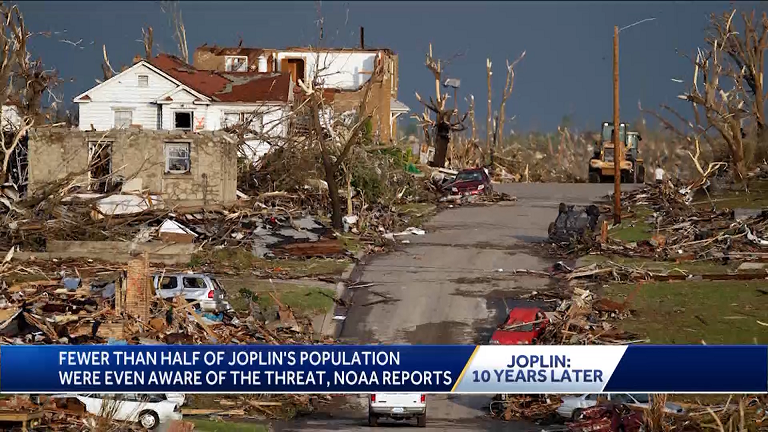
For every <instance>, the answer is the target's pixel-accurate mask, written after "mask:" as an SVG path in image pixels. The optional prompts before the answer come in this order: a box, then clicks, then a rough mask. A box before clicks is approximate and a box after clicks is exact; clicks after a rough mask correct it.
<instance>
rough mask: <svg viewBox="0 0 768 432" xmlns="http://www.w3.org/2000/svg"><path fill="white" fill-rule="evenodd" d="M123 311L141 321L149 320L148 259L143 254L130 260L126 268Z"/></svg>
mask: <svg viewBox="0 0 768 432" xmlns="http://www.w3.org/2000/svg"><path fill="white" fill-rule="evenodd" d="M126 272H127V279H128V282H127V284H126V289H125V311H126V312H127V313H128V314H129V315H131V316H134V317H136V318H139V319H140V320H141V321H143V322H145V323H146V322H148V320H149V302H150V284H149V276H150V275H149V259H148V258H147V257H146V256H144V257H141V258H137V259H135V260H131V261H130V262H129V263H128V265H127V268H126Z"/></svg>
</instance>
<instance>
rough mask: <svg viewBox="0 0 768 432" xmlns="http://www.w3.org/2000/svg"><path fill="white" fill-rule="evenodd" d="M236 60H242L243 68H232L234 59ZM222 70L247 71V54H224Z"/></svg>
mask: <svg viewBox="0 0 768 432" xmlns="http://www.w3.org/2000/svg"><path fill="white" fill-rule="evenodd" d="M237 60H243V67H244V69H243V70H236V69H234V65H235V61H237ZM241 68H242V67H241ZM224 71H225V72H248V56H225V57H224Z"/></svg>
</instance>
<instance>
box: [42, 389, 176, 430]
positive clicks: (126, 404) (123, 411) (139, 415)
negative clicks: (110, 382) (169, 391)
mask: <svg viewBox="0 0 768 432" xmlns="http://www.w3.org/2000/svg"><path fill="white" fill-rule="evenodd" d="M174 396H176V395H175V394H174ZM182 397H183V395H182ZM51 398H53V399H62V398H75V399H77V400H79V401H80V402H81V403H82V404H83V405H85V411H86V412H88V413H89V414H93V415H96V416H104V417H109V418H111V419H114V420H118V421H124V422H131V423H138V424H139V426H141V427H142V428H144V429H146V430H153V429H155V428H157V427H158V426H159V425H160V424H161V423H168V422H171V421H174V420H181V419H182V414H181V406H180V405H179V404H178V403H176V402H171V401H170V400H168V398H166V396H165V395H146V394H137V393H123V394H120V395H101V394H93V393H91V394H63V395H55V396H51Z"/></svg>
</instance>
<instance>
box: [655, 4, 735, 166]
mask: <svg viewBox="0 0 768 432" xmlns="http://www.w3.org/2000/svg"><path fill="white" fill-rule="evenodd" d="M734 13H735V11H734V12H733V13H731V15H730V17H729V20H732V19H733V15H734ZM728 26H730V24H726V28H728ZM731 37H734V35H733V34H729V33H726V34H724V35H722V37H720V38H712V39H709V40H708V43H709V47H708V48H707V49H704V50H702V49H698V50H697V53H696V57H695V58H691V59H690V60H691V62H692V64H693V68H694V69H693V80H692V82H691V85H690V89H689V90H688V91H687V92H685V93H683V94H681V95H679V96H678V98H679V99H682V100H685V101H688V102H690V103H691V105H692V109H693V116H694V120H693V122H691V121H689V120H686V119H685V118H684V117H683V116H682V115H680V114H679V113H678V112H677V111H675V110H674V109H672V108H670V107H668V106H663V108H664V109H665V110H666V111H668V112H670V113H672V114H673V115H674V117H676V118H677V119H678V120H680V121H682V122H683V124H684V125H686V126H688V129H689V130H690V131H689V132H681V131H679V130H677V132H678V134H679V135H680V136H681V137H684V138H685V139H686V140H687V141H688V142H689V143H691V144H693V146H694V147H695V149H696V157H694V161H695V162H696V164H697V168H698V169H699V171H702V169H701V164H700V163H699V162H698V161H697V159H698V155H699V153H700V146H699V140H700V138H702V137H703V138H704V139H707V140H709V139H710V137H709V135H708V133H709V132H710V130H714V131H716V132H717V134H718V135H719V137H720V138H721V139H722V140H723V141H724V142H725V144H726V147H727V149H728V152H729V154H730V159H731V164H732V167H733V169H734V174H735V175H734V179H735V180H738V181H741V180H743V179H744V178H745V174H746V165H745V160H744V138H745V135H744V131H743V129H742V121H743V120H744V119H745V118H747V117H749V115H750V111H749V108H750V107H749V101H745V100H744V96H745V95H746V92H745V89H744V85H743V83H744V80H743V79H742V70H739V69H736V68H734V67H733V66H732V65H731V64H730V63H729V62H728V57H727V55H728V54H727V53H726V51H725V47H726V46H728V44H730V43H731V42H729V40H730V38H731ZM726 87H728V88H726ZM646 112H647V111H646ZM652 114H653V115H654V116H655V117H657V118H659V119H660V120H661V121H662V123H663V124H664V125H665V126H666V127H667V128H669V129H671V130H676V128H675V127H674V125H673V124H672V122H670V121H668V120H666V119H664V118H663V117H662V116H660V115H658V114H655V113H652ZM702 117H703V118H702ZM691 156H692V157H693V155H691Z"/></svg>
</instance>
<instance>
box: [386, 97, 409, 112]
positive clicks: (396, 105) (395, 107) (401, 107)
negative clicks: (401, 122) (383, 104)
mask: <svg viewBox="0 0 768 432" xmlns="http://www.w3.org/2000/svg"><path fill="white" fill-rule="evenodd" d="M389 110H390V111H392V112H399V113H407V112H408V111H410V110H411V109H410V108H408V105H406V104H404V103H402V102H400V101H399V100H397V99H390V100H389Z"/></svg>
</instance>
